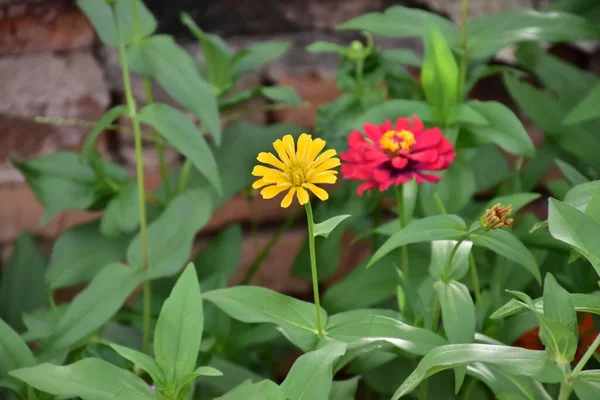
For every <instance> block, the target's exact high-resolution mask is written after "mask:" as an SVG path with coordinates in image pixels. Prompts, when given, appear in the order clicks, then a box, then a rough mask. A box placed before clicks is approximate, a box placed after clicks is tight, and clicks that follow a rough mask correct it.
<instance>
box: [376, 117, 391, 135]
mask: <svg viewBox="0 0 600 400" xmlns="http://www.w3.org/2000/svg"><path fill="white" fill-rule="evenodd" d="M391 130H393V128H392V123H391V122H390V120H387V121H385V122H384V123H383V124H381V125H379V131H380V132H381V134H382V135H383V134H384V133H386V132H387V131H391Z"/></svg>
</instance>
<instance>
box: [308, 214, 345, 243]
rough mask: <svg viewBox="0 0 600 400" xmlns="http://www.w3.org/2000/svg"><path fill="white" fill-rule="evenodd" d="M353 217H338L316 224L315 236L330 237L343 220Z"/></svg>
mask: <svg viewBox="0 0 600 400" xmlns="http://www.w3.org/2000/svg"><path fill="white" fill-rule="evenodd" d="M350 217H351V215H338V216H336V217H331V218H329V219H328V220H326V221H323V222H320V223H318V224H315V231H314V236H315V237H317V236H323V237H325V238H326V237H328V236H329V234H330V233H331V231H333V230H334V229H335V228H336V227H337V226H338V225H339V224H340V223H341V222H342V221H343V220H345V219H346V218H350Z"/></svg>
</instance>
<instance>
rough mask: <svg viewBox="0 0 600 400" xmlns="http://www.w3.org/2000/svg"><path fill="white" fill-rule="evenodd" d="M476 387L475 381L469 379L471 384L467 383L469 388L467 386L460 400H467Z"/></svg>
mask: <svg viewBox="0 0 600 400" xmlns="http://www.w3.org/2000/svg"><path fill="white" fill-rule="evenodd" d="M476 387H477V379H471V382H469V386H467V388H466V389H465V395H464V396H463V398H462V400H469V399H470V398H471V395H472V394H473V391H474V390H475V388H476Z"/></svg>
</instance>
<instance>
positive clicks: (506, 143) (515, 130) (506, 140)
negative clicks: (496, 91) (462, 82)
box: [467, 101, 535, 157]
mask: <svg viewBox="0 0 600 400" xmlns="http://www.w3.org/2000/svg"><path fill="white" fill-rule="evenodd" d="M467 104H468V105H469V106H471V107H472V108H474V109H475V110H476V111H478V112H479V113H481V114H482V115H483V116H484V117H485V118H486V119H487V120H488V121H489V125H488V126H479V127H477V128H474V129H471V132H472V133H473V134H474V135H475V136H477V137H478V138H480V139H483V140H485V141H487V142H492V143H495V144H497V145H498V146H500V147H502V148H503V149H504V150H506V151H508V152H509V153H512V154H516V155H521V156H529V157H531V156H532V155H533V154H534V152H535V148H534V147H533V143H532V142H531V138H530V137H529V134H528V133H527V131H526V130H525V127H524V126H523V124H522V123H521V121H520V120H519V118H518V117H517V116H516V115H515V114H514V113H513V112H512V111H511V110H510V109H509V108H508V107H506V106H505V105H504V104H501V103H498V102H495V101H485V102H483V101H470V102H468V103H467Z"/></svg>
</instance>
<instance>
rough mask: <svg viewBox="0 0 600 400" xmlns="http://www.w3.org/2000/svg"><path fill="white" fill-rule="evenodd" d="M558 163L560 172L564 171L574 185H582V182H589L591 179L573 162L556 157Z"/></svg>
mask: <svg viewBox="0 0 600 400" xmlns="http://www.w3.org/2000/svg"><path fill="white" fill-rule="evenodd" d="M556 165H557V166H558V168H560V172H562V173H563V175H564V176H565V178H567V179H568V181H569V182H571V184H572V185H575V186H576V185H581V184H582V183H586V182H589V181H590V180H589V179H588V178H586V177H585V176H584V175H583V174H582V173H581V172H579V171H578V170H577V169H576V168H575V167H573V166H572V165H571V164H569V163H566V162H565V161H563V160H560V159H558V158H557V159H556Z"/></svg>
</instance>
